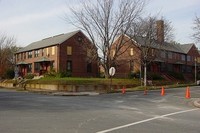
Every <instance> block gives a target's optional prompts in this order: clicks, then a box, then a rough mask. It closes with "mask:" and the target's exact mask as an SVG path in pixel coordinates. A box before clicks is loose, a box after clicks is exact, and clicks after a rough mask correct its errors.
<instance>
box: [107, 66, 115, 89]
mask: <svg viewBox="0 0 200 133" xmlns="http://www.w3.org/2000/svg"><path fill="white" fill-rule="evenodd" d="M115 71H116V70H115V68H114V67H111V68H110V69H109V75H110V90H111V89H112V77H113V76H114V75H115Z"/></svg>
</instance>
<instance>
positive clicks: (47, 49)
mask: <svg viewBox="0 0 200 133" xmlns="http://www.w3.org/2000/svg"><path fill="white" fill-rule="evenodd" d="M46 54H47V56H49V48H46Z"/></svg>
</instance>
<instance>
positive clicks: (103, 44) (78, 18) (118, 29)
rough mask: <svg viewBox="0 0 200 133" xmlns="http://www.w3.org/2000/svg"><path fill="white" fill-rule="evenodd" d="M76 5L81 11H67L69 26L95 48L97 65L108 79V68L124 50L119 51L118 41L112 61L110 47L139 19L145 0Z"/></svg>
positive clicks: (91, 0)
mask: <svg viewBox="0 0 200 133" xmlns="http://www.w3.org/2000/svg"><path fill="white" fill-rule="evenodd" d="M80 3H81V6H80V7H81V8H79V9H76V8H71V11H72V13H73V20H71V23H72V24H73V25H75V26H76V27H78V28H80V29H82V30H83V31H84V32H86V33H87V35H88V36H89V39H90V40H91V41H92V43H93V44H94V45H95V46H96V48H98V52H99V58H100V63H101V65H102V67H103V68H104V70H105V76H106V77H109V74H108V71H109V68H110V67H111V66H112V65H113V63H114V62H115V60H116V58H117V57H118V56H119V55H120V54H122V53H123V52H125V51H126V49H125V50H122V48H123V44H124V42H123V41H121V42H119V43H118V44H117V46H116V50H115V57H114V58H113V56H111V54H112V52H111V49H112V44H113V42H114V41H115V39H116V37H117V36H119V35H126V34H127V33H128V31H129V29H130V27H131V25H133V23H135V22H136V21H137V19H138V18H140V16H141V13H142V11H143V8H144V6H145V0H118V1H117V0H84V1H81V2H80ZM67 18H69V17H68V16H67ZM122 40H123V39H122Z"/></svg>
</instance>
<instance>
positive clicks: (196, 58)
mask: <svg viewBox="0 0 200 133" xmlns="http://www.w3.org/2000/svg"><path fill="white" fill-rule="evenodd" d="M161 24H162V23H161ZM160 27H163V26H160ZM162 30H163V29H162ZM162 30H159V31H160V32H162ZM161 35H162V36H158V40H156V41H155V44H152V45H151V46H150V47H149V48H148V52H150V54H148V56H152V55H153V54H155V53H156V54H157V55H156V57H155V59H153V60H152V61H151V63H150V64H148V65H147V71H148V72H151V73H159V74H166V73H168V72H176V73H183V74H184V75H187V76H189V77H194V72H195V67H196V70H197V69H198V67H199V66H200V54H199V51H198V49H197V47H196V46H195V44H192V43H191V44H182V45H181V44H174V43H168V42H164V34H161ZM120 39H121V37H119V38H118V39H116V41H115V43H118V41H121V40H120ZM123 39H124V42H126V43H125V44H124V47H123V49H126V52H124V53H123V54H121V55H120V56H119V57H118V59H117V60H116V76H117V77H128V75H129V74H130V73H133V72H134V73H136V72H139V71H141V70H143V66H142V65H141V60H142V59H141V58H142V55H141V49H144V48H145V46H144V43H143V42H144V40H143V38H142V37H140V38H139V37H138V39H137V40H133V39H131V38H130V37H129V36H125V37H123ZM127 40H128V41H127ZM115 43H114V44H115ZM130 43H131V44H130ZM136 44H137V45H136ZM158 44H159V45H158ZM114 46H115V45H113V50H114V49H115V47H114ZM122 51H123V50H122ZM114 53H115V51H114Z"/></svg>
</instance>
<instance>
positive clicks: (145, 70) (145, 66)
mask: <svg viewBox="0 0 200 133" xmlns="http://www.w3.org/2000/svg"><path fill="white" fill-rule="evenodd" d="M144 86H145V87H146V86H147V64H146V63H145V64H144Z"/></svg>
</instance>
